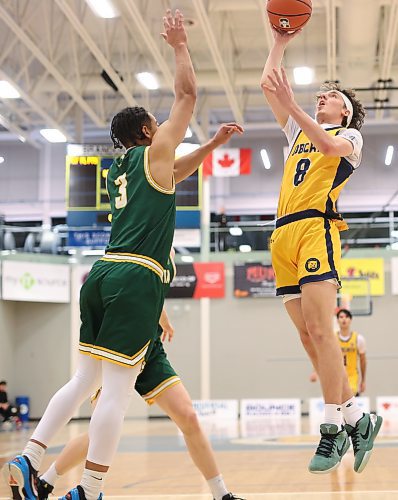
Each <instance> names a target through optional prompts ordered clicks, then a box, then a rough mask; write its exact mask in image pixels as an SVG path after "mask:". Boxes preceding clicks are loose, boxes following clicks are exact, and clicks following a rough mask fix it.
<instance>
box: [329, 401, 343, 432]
mask: <svg viewBox="0 0 398 500" xmlns="http://www.w3.org/2000/svg"><path fill="white" fill-rule="evenodd" d="M324 423H325V424H335V425H337V427H338V428H339V430H340V427H341V424H342V423H343V416H342V414H341V406H340V405H331V404H325V422H324Z"/></svg>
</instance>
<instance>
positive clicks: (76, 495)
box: [58, 484, 103, 500]
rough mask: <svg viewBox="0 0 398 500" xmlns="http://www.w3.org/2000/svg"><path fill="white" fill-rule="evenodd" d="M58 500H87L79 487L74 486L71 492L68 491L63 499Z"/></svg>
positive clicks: (100, 497)
mask: <svg viewBox="0 0 398 500" xmlns="http://www.w3.org/2000/svg"><path fill="white" fill-rule="evenodd" d="M102 499H103V495H102V493H100V496H99V497H98V500H102ZM58 500H87V499H86V495H85V494H84V490H83V488H82V487H81V486H80V484H79V486H76V488H73V490H70V491H69V493H67V494H66V495H64V496H63V497H59V498H58Z"/></svg>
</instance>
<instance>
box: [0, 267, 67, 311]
mask: <svg viewBox="0 0 398 500" xmlns="http://www.w3.org/2000/svg"><path fill="white" fill-rule="evenodd" d="M2 289H3V299H4V300H18V301H27V302H55V303H68V302H69V301H70V272H69V265H61V264H42V263H34V262H23V261H11V260H5V261H3V272H2Z"/></svg>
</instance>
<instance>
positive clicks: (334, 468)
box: [308, 461, 341, 474]
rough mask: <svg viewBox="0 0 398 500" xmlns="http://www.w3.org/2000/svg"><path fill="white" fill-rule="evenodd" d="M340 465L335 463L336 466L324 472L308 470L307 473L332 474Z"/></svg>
mask: <svg viewBox="0 0 398 500" xmlns="http://www.w3.org/2000/svg"><path fill="white" fill-rule="evenodd" d="M340 464H341V461H340V462H337V464H336V465H333V467H331V468H330V469H326V470H310V469H308V471H309V472H311V474H329V473H330V472H333V471H334V470H336V469H337V467H338V466H339V465H340Z"/></svg>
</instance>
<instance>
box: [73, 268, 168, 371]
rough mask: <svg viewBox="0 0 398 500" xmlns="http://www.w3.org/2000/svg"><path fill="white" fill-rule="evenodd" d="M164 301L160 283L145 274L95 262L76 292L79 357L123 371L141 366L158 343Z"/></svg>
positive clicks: (155, 277)
mask: <svg viewBox="0 0 398 500" xmlns="http://www.w3.org/2000/svg"><path fill="white" fill-rule="evenodd" d="M163 302H164V291H163V284H162V282H161V279H160V278H159V276H158V275H157V274H156V273H154V272H153V271H151V270H150V269H148V268H146V267H144V266H141V265H139V264H135V263H130V262H106V261H101V260H99V261H97V262H96V263H95V264H94V266H93V268H92V270H91V271H90V274H89V276H88V278H87V281H86V282H85V283H84V285H83V287H82V289H81V293H80V314H81V321H82V325H81V329H80V343H79V350H80V352H82V353H83V354H88V355H91V356H93V357H95V358H97V359H104V360H108V361H111V362H113V363H117V364H119V365H122V366H125V367H132V366H135V365H137V364H139V363H142V362H143V361H144V359H145V356H146V354H147V352H148V350H150V347H151V345H152V344H153V343H154V342H155V340H156V338H157V328H158V324H159V318H160V314H161V311H162V307H163Z"/></svg>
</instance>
